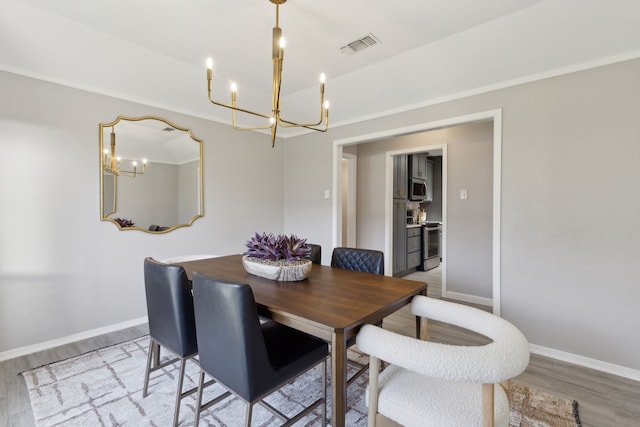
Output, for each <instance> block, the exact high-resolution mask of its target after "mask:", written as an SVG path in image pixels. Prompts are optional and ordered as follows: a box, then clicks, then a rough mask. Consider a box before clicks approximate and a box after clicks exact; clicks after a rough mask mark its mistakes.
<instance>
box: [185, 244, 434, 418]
mask: <svg viewBox="0 0 640 427" xmlns="http://www.w3.org/2000/svg"><path fill="white" fill-rule="evenodd" d="M178 264H179V265H181V266H183V267H184V269H185V271H186V273H187V276H188V277H189V279H191V276H192V274H193V272H194V271H197V272H198V273H201V274H204V275H207V276H211V277H215V278H218V279H221V280H229V281H234V282H239V283H247V284H249V285H250V286H251V289H252V291H253V294H254V297H255V300H256V304H257V305H258V311H259V313H260V315H262V316H265V317H268V318H271V319H273V320H274V321H276V322H279V323H282V324H285V325H288V326H290V327H293V328H296V329H298V330H301V331H304V332H306V333H308V334H311V335H314V336H316V337H319V338H322V339H324V340H326V341H327V342H330V343H331V378H332V381H331V398H332V414H331V425H332V426H333V427H343V426H344V425H345V413H346V411H347V405H346V401H347V346H346V343H347V340H348V339H349V338H352V337H353V336H355V335H356V334H357V332H358V330H359V328H360V327H361V326H362V325H364V324H368V323H372V324H375V323H376V322H378V321H380V320H382V319H383V318H385V317H386V316H388V315H390V314H391V313H393V312H395V311H396V310H398V309H399V308H401V307H403V306H405V305H406V304H408V303H409V302H411V299H412V298H413V297H414V296H415V295H420V294H422V295H426V293H427V284H426V283H423V282H417V281H414V280H406V279H401V278H396V277H389V276H379V275H375V274H370V273H361V272H355V271H350V270H344V269H340V268H332V267H327V266H322V265H317V264H314V265H313V268H312V270H311V274H310V276H309V277H308V278H307V279H305V280H302V281H299V282H278V281H274V280H269V279H264V278H261V277H258V276H254V275H251V274H249V273H247V272H246V271H245V270H244V267H243V266H242V255H230V256H224V257H218V258H208V259H200V260H196V261H188V262H180V263H178ZM416 327H417V328H418V329H419V323H418V322H416Z"/></svg>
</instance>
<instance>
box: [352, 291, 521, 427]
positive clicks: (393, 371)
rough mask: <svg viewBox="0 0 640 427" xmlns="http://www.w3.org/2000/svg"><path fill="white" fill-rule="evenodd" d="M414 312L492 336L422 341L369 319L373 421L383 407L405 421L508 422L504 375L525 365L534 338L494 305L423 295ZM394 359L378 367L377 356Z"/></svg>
mask: <svg viewBox="0 0 640 427" xmlns="http://www.w3.org/2000/svg"><path fill="white" fill-rule="evenodd" d="M411 311H412V312H413V314H415V315H416V316H421V317H424V318H428V319H432V320H436V321H440V322H445V323H449V324H452V325H455V326H459V327H462V328H465V329H468V330H471V331H474V332H477V333H479V334H482V335H484V336H486V337H488V338H490V339H491V340H492V342H491V343H489V344H486V345H481V346H458V345H448V344H440V343H434V342H429V341H422V340H419V339H416V338H412V337H407V336H404V335H400V334H397V333H394V332H391V331H388V330H384V329H382V328H379V327H377V326H374V325H365V326H363V327H362V329H360V331H359V332H358V336H357V344H358V348H359V349H360V350H361V351H363V352H364V353H367V354H369V356H370V357H369V359H370V361H369V363H370V370H369V373H370V375H369V387H368V389H367V394H368V406H369V424H368V425H369V427H374V426H375V425H376V420H377V416H378V414H379V415H383V416H384V417H385V418H387V419H391V420H393V421H395V422H396V423H398V424H401V425H403V426H408V427H412V426H416V427H417V426H420V427H427V426H434V427H459V426H469V427H473V426H483V427H493V426H501V427H503V426H507V425H508V424H509V402H508V398H507V393H506V391H505V390H504V389H503V387H502V385H501V384H499V383H503V382H508V380H509V379H510V378H513V377H515V376H517V375H519V374H520V373H522V372H523V371H524V370H525V368H526V367H527V365H528V363H529V344H528V342H527V339H526V338H525V336H524V335H523V334H522V333H521V332H520V331H519V330H518V329H517V328H516V327H515V326H514V325H512V324H511V323H509V322H507V321H506V320H504V319H502V318H500V317H498V316H495V315H493V314H491V313H487V312H485V311H482V310H479V309H476V308H473V307H469V306H466V305H462V304H457V303H453V302H448V301H443V300H439V299H434V298H428V297H425V296H421V295H420V296H416V297H414V299H413V300H412V303H411ZM381 360H382V361H385V362H387V363H389V364H390V365H388V366H387V367H386V368H385V369H384V370H383V371H382V372H381V373H379V364H380V361H381Z"/></svg>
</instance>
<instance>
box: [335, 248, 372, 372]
mask: <svg viewBox="0 0 640 427" xmlns="http://www.w3.org/2000/svg"><path fill="white" fill-rule="evenodd" d="M331 267H336V268H343V269H345V270H351V271H360V272H363V273H372V274H378V275H384V254H383V253H382V252H381V251H375V250H371V249H359V248H345V247H337V248H334V249H333V253H332V254H331ZM377 325H378V326H382V321H380V322H378V323H377ZM355 343H356V339H355V337H353V338H350V339H349V340H348V341H347V348H348V347H352V346H353V345H354V344H355ZM348 363H349V364H350V365H352V366H354V367H355V368H356V369H357V371H356V373H355V374H353V375H352V376H351V377H350V378H349V380H348V384H351V383H352V382H353V381H355V380H356V378H358V377H360V376H361V375H362V374H364V373H365V372H367V368H368V367H369V365H368V364H366V363H365V364H362V363H359V362H356V361H355V360H351V359H349V360H348Z"/></svg>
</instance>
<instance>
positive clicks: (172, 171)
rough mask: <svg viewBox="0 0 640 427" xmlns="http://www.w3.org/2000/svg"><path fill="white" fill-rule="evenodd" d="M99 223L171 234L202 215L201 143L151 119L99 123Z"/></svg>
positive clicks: (162, 121) (183, 130)
mask: <svg viewBox="0 0 640 427" xmlns="http://www.w3.org/2000/svg"><path fill="white" fill-rule="evenodd" d="M99 128H100V219H101V220H102V221H110V222H112V223H114V224H115V225H116V226H117V227H118V228H119V229H120V230H138V231H144V232H147V233H154V234H160V233H168V232H169V231H172V230H175V229H176V228H179V227H187V226H190V225H191V224H193V221H195V220H196V219H198V218H200V217H202V216H203V215H204V200H203V199H204V198H203V194H204V192H203V185H202V184H203V180H202V175H203V174H202V140H200V139H198V138H196V137H195V136H193V134H192V133H191V130H189V129H187V128H183V127H181V126H178V125H176V124H174V123H171V122H170V121H168V120H166V119H163V118H160V117H153V116H145V117H125V116H118V118H116V120H114V121H113V122H111V123H100V126H99Z"/></svg>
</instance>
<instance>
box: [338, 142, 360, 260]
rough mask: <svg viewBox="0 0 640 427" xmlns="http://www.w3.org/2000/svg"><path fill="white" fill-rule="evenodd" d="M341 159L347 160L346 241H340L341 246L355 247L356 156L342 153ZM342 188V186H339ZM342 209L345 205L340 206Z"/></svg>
mask: <svg viewBox="0 0 640 427" xmlns="http://www.w3.org/2000/svg"><path fill="white" fill-rule="evenodd" d="M342 159H343V160H345V161H346V162H347V175H348V177H349V178H348V182H347V187H348V189H347V206H346V209H347V241H346V242H345V241H343V242H342V246H347V247H353V248H355V247H356V239H357V234H356V229H357V224H356V220H357V215H356V213H357V211H356V207H357V194H356V190H357V182H358V181H357V179H358V156H356V155H355V154H350V153H344V152H343V153H342ZM340 188H342V187H340ZM342 208H343V209H344V208H345V207H344V206H342Z"/></svg>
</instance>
